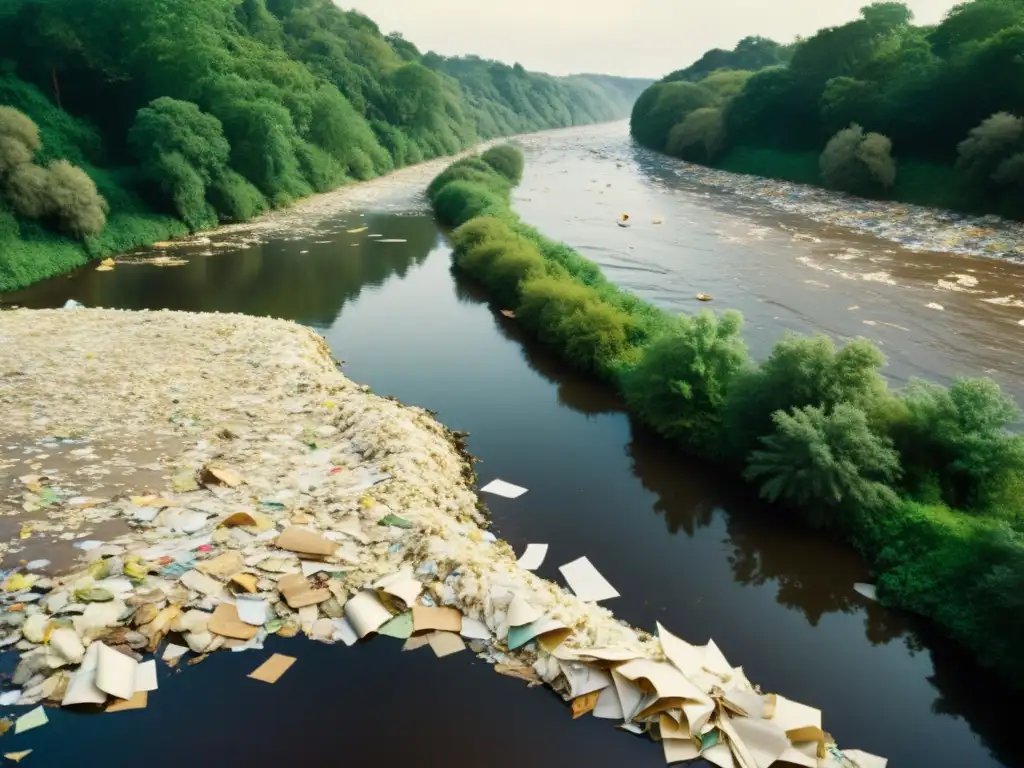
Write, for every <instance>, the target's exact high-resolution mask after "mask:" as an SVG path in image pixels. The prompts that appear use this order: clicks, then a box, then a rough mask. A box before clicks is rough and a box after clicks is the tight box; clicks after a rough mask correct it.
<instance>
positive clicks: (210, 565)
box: [196, 550, 245, 579]
mask: <svg viewBox="0 0 1024 768" xmlns="http://www.w3.org/2000/svg"><path fill="white" fill-rule="evenodd" d="M243 568H245V562H244V560H243V559H242V553H241V552H237V551H235V550H231V551H230V552H224V553H223V554H220V555H217V556H216V557H211V558H210V559H209V560H201V561H199V562H198V563H196V570H197V571H201V572H202V573H205V574H206V575H207V576H216V577H217V578H219V579H230V578H231V577H232V576H234V575H235V574H236V573H239V572H241V570H242V569H243Z"/></svg>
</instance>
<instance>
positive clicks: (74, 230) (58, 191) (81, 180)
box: [48, 160, 108, 238]
mask: <svg viewBox="0 0 1024 768" xmlns="http://www.w3.org/2000/svg"><path fill="white" fill-rule="evenodd" d="M48 170H49V173H50V198H51V205H52V212H53V215H54V216H55V217H56V218H57V221H58V222H59V223H60V227H61V229H62V230H64V231H65V232H67V233H68V234H69V235H71V236H72V237H77V238H85V237H89V236H90V235H95V234H97V233H98V232H100V231H102V229H103V227H105V226H106V224H107V210H108V207H107V201H106V200H104V199H103V198H102V197H100V194H99V192H97V191H96V184H95V183H94V182H93V180H92V179H91V178H89V174H87V173H86V172H85V171H83V170H82V169H81V168H76V167H75V166H73V165H71V163H69V162H66V161H64V160H58V161H57V162H55V163H52V164H51V165H50V167H49V169H48Z"/></svg>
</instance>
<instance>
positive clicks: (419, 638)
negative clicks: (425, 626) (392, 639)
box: [402, 633, 433, 651]
mask: <svg viewBox="0 0 1024 768" xmlns="http://www.w3.org/2000/svg"><path fill="white" fill-rule="evenodd" d="M431 634H433V633H428V634H422V635H413V636H412V637H410V638H409V639H408V640H406V641H405V645H403V646H402V650H403V651H415V650H417V649H419V648H422V647H423V646H425V645H430V635H431Z"/></svg>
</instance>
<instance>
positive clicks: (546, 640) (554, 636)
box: [508, 616, 573, 653]
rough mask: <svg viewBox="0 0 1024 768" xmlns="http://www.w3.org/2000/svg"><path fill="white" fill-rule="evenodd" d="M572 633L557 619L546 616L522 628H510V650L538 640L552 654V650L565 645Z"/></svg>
mask: <svg viewBox="0 0 1024 768" xmlns="http://www.w3.org/2000/svg"><path fill="white" fill-rule="evenodd" d="M572 632H573V631H572V630H571V629H570V628H569V627H567V626H565V624H563V623H562V622H560V621H558V620H557V619H552V618H551V617H550V616H545V617H543V618H540V619H537V620H536V621H534V622H531V623H529V624H524V625H523V626H521V627H509V629H508V649H509V650H510V651H514V650H515V649H516V648H521V647H522V646H524V645H526V644H527V643H528V642H530V641H531V640H533V639H534V638H537V641H538V642H539V643H540V644H541V645H542V646H544V648H545V650H547V651H548V652H549V653H550V652H551V649H552V648H557V647H558V646H559V645H561V644H562V643H564V642H565V641H566V640H567V639H568V638H569V637H570V636H571V635H572Z"/></svg>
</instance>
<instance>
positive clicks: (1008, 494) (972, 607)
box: [429, 146, 1024, 686]
mask: <svg viewBox="0 0 1024 768" xmlns="http://www.w3.org/2000/svg"><path fill="white" fill-rule="evenodd" d="M522 169H523V158H522V155H521V153H519V151H518V150H517V149H515V148H513V147H509V146H502V147H496V148H493V149H491V150H489V151H488V152H486V153H484V154H483V155H481V156H479V157H473V158H466V159H463V160H460V161H459V162H457V163H455V164H453V165H452V166H450V167H449V168H448V169H446V170H445V171H444V172H443V173H442V174H441V175H440V176H438V177H437V178H436V179H435V180H434V181H433V182H432V183H431V185H430V188H429V196H430V199H431V201H432V203H433V206H434V210H435V212H436V214H437V216H438V218H439V219H440V220H441V221H442V222H443V223H445V224H449V225H452V226H455V227H456V229H455V230H454V231H453V232H452V235H451V238H452V242H453V245H454V248H455V254H454V258H455V262H456V264H457V266H458V267H459V268H460V269H462V270H464V271H465V272H467V273H468V274H469V275H471V276H472V277H474V278H475V279H476V280H478V281H479V282H481V283H482V284H483V285H485V286H486V287H487V288H488V289H489V291H490V292H491V294H492V296H493V297H494V300H495V303H496V304H497V305H498V306H499V307H500V308H502V309H508V310H513V311H514V312H515V316H516V318H517V320H518V322H519V323H520V324H521V325H522V326H523V327H524V328H525V329H526V330H528V331H529V332H531V333H532V334H534V335H535V336H536V337H537V338H539V339H540V340H541V341H543V342H544V343H545V344H547V345H548V346H549V347H551V348H552V349H553V350H554V351H556V352H557V353H558V354H560V355H561V356H562V357H563V358H565V359H566V360H567V361H569V362H570V363H572V364H573V365H574V366H576V367H578V368H580V369H581V370H584V371H587V372H589V373H592V374H594V375H596V376H598V377H600V378H601V379H603V380H604V381H606V382H607V383H609V384H610V385H611V386H613V387H614V388H615V389H616V390H617V391H618V392H619V393H620V394H621V395H622V396H623V397H624V399H625V400H626V402H627V404H628V406H629V408H630V411H631V412H632V413H633V414H634V415H635V416H636V417H637V418H639V419H640V420H641V421H643V422H644V423H646V424H647V425H649V426H651V427H652V428H654V429H655V430H657V431H658V432H659V433H660V434H662V435H663V436H665V437H666V438H668V439H669V440H671V441H672V442H673V443H675V444H676V445H677V446H679V447H680V448H682V449H683V450H685V451H687V452H690V453H693V454H695V455H699V456H701V457H702V458H705V459H712V460H715V461H717V462H720V463H722V464H723V465H725V466H728V467H731V468H732V469H734V470H735V471H736V472H737V474H739V475H741V476H742V477H744V478H745V479H746V480H747V481H749V482H751V483H754V484H755V485H756V486H757V487H759V488H760V489H761V492H762V494H763V495H764V496H765V497H766V498H768V499H770V500H771V501H773V502H775V509H777V510H778V512H779V513H780V514H786V513H789V514H796V515H799V516H800V517H802V518H803V519H805V520H806V521H807V522H808V523H809V524H812V525H814V526H817V527H820V528H823V529H825V530H828V531H830V532H831V533H833V534H834V535H838V536H841V537H843V538H844V539H846V540H847V541H849V542H850V543H851V544H853V545H854V546H856V547H857V548H858V549H859V550H860V551H861V552H862V553H863V555H864V557H865V558H866V559H867V560H868V562H869V563H870V565H871V566H872V567H873V568H874V570H875V571H876V573H877V581H878V587H879V595H880V598H881V600H882V601H883V602H885V603H886V604H888V605H892V606H897V607H901V608H905V609H907V610H911V611H914V612H916V613H919V614H921V615H923V616H927V617H929V618H931V619H932V620H934V621H935V622H936V624H938V625H939V626H940V627H941V628H943V629H944V630H945V632H947V633H948V634H949V635H950V636H951V637H953V638H955V639H956V640H958V641H959V642H961V643H963V644H964V645H965V646H967V647H968V648H970V649H971V650H972V651H973V652H974V653H975V654H976V656H977V657H978V659H979V661H980V662H981V663H983V664H985V665H987V666H990V667H993V668H996V669H998V670H1000V671H1001V672H1002V673H1003V674H1004V675H1005V677H1006V678H1007V679H1008V680H1010V681H1012V683H1013V684H1014V685H1016V686H1024V659H1022V658H1021V656H1020V655H1019V653H1018V652H1017V650H1016V638H1019V637H1021V636H1024V600H1022V598H1021V597H1020V595H1021V594H1024V593H1022V591H1021V587H1024V534H1022V531H1024V495H1022V493H1021V491H1022V490H1024V437H1021V436H1018V435H1013V434H1011V433H1009V432H1008V431H1007V429H1006V427H1007V426H1009V425H1010V424H1012V423H1013V422H1014V421H1016V420H1017V419H1018V418H1019V411H1018V410H1017V407H1016V405H1015V404H1014V403H1013V402H1012V401H1011V400H1010V399H1009V398H1008V397H1007V396H1005V395H1004V394H1003V393H1001V392H1000V391H999V388H998V386H997V385H996V384H995V383H994V382H992V381H991V380H988V379H970V380H961V381H957V382H955V383H954V385H953V386H952V387H950V388H949V389H945V388H943V387H940V386H938V385H936V384H932V383H928V382H922V381H915V382H912V383H911V384H910V385H908V386H907V387H906V388H905V389H903V390H899V391H892V390H890V389H889V388H888V386H887V384H886V381H885V379H884V378H883V377H882V375H881V369H882V368H883V367H884V365H885V358H884V357H883V355H882V354H881V352H880V351H879V350H878V349H877V348H875V347H874V346H873V345H872V344H871V343H870V342H868V341H865V340H857V341H854V342H851V343H849V344H847V345H846V346H845V347H844V348H842V349H836V347H835V346H834V345H833V344H832V342H831V341H830V340H829V339H827V338H825V337H820V336H819V337H800V336H794V335H790V336H786V337H785V338H783V339H782V340H780V341H779V342H778V343H777V344H776V346H775V347H774V349H773V350H772V353H771V354H770V356H769V357H768V359H767V360H765V361H763V362H760V363H756V362H754V361H752V360H751V359H750V358H749V355H748V353H747V350H746V346H745V345H744V343H743V340H742V337H741V329H742V317H741V316H740V314H739V313H737V312H731V311H727V312H723V313H721V314H719V315H716V314H713V313H711V312H703V313H701V314H699V315H697V316H692V317H687V316H674V315H669V314H668V313H666V312H664V311H662V310H660V309H658V308H656V307H654V306H653V305H651V304H649V303H647V302H644V301H642V300H640V299H639V298H637V297H635V296H632V295H631V294H628V293H626V292H624V291H622V290H620V289H618V288H617V287H616V286H614V285H613V284H611V283H610V282H609V281H608V280H607V279H606V278H605V277H604V276H603V274H602V273H601V271H600V269H599V268H598V267H597V266H596V265H595V264H593V263H592V262H590V261H589V260H587V259H585V258H584V257H583V256H581V255H580V254H579V253H577V252H576V251H574V250H573V249H571V248H569V247H568V246H566V245H565V244H562V243H556V242H554V241H552V240H549V239H548V238H546V237H544V236H543V235H542V234H541V233H539V232H538V231H537V230H535V229H534V228H533V227H530V226H529V225H527V224H526V223H524V222H523V221H522V220H521V219H519V217H518V216H517V215H516V214H515V212H514V211H513V210H512V208H511V205H510V193H511V190H512V188H513V187H514V185H516V184H517V183H518V181H519V179H520V176H521V174H522Z"/></svg>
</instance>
